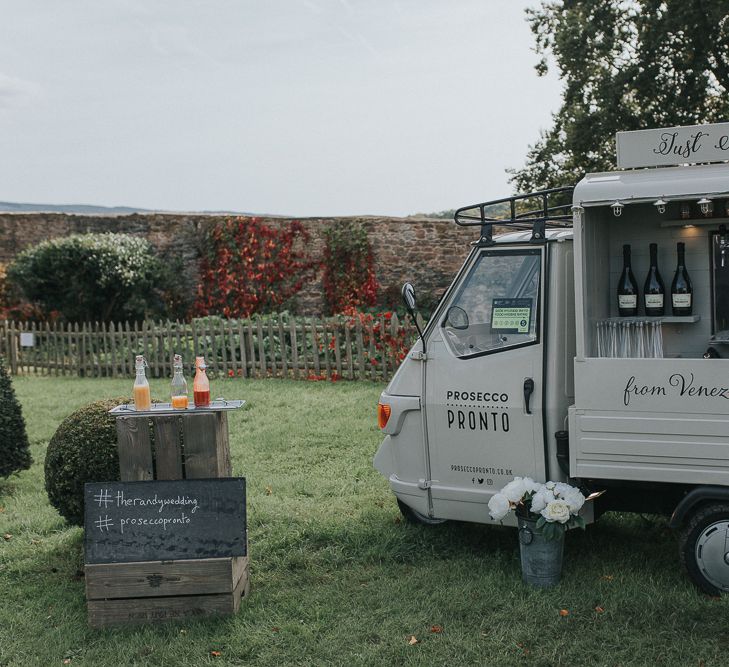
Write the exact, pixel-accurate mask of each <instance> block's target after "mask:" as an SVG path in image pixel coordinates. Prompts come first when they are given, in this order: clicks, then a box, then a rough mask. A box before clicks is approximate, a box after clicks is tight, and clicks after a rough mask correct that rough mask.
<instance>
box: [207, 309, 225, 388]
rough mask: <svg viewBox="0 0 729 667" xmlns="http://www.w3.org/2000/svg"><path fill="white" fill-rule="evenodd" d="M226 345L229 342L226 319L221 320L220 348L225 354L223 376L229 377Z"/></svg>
mask: <svg viewBox="0 0 729 667" xmlns="http://www.w3.org/2000/svg"><path fill="white" fill-rule="evenodd" d="M211 326H212V325H211ZM226 347H227V343H226V341H225V321H224V320H220V349H221V350H222V355H223V377H228V351H227V350H226Z"/></svg>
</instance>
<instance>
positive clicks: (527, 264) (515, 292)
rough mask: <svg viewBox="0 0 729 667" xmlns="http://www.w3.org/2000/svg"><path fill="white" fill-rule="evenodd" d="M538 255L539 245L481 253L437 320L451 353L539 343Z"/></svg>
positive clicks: (463, 354)
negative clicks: (532, 247) (440, 317)
mask: <svg viewBox="0 0 729 667" xmlns="http://www.w3.org/2000/svg"><path fill="white" fill-rule="evenodd" d="M541 257H542V256H541V251H540V250H538V249H524V250H484V251H482V252H481V254H480V255H479V256H478V258H477V259H476V262H475V263H474V265H473V267H471V270H470V271H469V272H468V275H467V276H466V278H465V280H464V281H463V284H462V285H461V287H460V289H458V290H457V291H456V293H455V295H454V296H453V298H452V299H451V302H450V304H449V305H448V307H447V308H446V310H445V315H444V316H443V319H442V321H441V328H442V331H443V338H444V340H445V342H446V345H447V346H448V347H449V349H450V350H451V352H452V353H453V354H454V355H456V356H458V357H471V356H476V355H480V354H488V353H491V352H498V351H499V350H504V349H508V348H513V347H516V346H523V345H531V344H534V343H536V342H538V337H539V281H540V274H541Z"/></svg>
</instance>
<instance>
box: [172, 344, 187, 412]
mask: <svg viewBox="0 0 729 667" xmlns="http://www.w3.org/2000/svg"><path fill="white" fill-rule="evenodd" d="M172 365H173V367H174V370H175V373H174V375H173V376H172V387H171V396H172V407H173V408H174V409H175V410H185V409H186V408H187V380H185V377H184V376H183V375H182V357H181V356H180V355H179V354H176V355H175V360H174V362H173V364H172Z"/></svg>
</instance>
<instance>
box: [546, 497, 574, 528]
mask: <svg viewBox="0 0 729 667" xmlns="http://www.w3.org/2000/svg"><path fill="white" fill-rule="evenodd" d="M541 514H542V516H543V517H544V518H545V519H546V520H547V521H550V522H558V523H567V522H568V521H569V520H570V506H569V505H568V504H567V503H566V502H565V501H564V500H553V501H552V502H551V503H548V504H547V506H546V507H545V508H544V509H543V510H542V512H541Z"/></svg>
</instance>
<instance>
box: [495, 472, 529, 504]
mask: <svg viewBox="0 0 729 667" xmlns="http://www.w3.org/2000/svg"><path fill="white" fill-rule="evenodd" d="M525 493H526V484H525V483H524V480H523V479H522V478H521V477H514V479H513V480H512V481H511V482H509V483H508V484H507V485H506V486H505V487H504V488H503V489H501V494H502V495H504V496H506V499H507V500H508V501H509V502H511V503H518V502H521V499H522V498H523V496H524V494H525Z"/></svg>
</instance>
